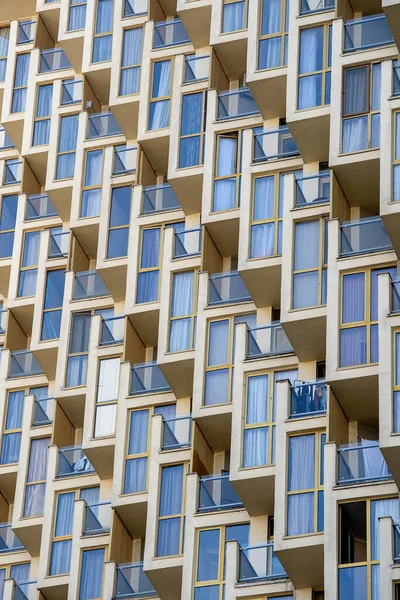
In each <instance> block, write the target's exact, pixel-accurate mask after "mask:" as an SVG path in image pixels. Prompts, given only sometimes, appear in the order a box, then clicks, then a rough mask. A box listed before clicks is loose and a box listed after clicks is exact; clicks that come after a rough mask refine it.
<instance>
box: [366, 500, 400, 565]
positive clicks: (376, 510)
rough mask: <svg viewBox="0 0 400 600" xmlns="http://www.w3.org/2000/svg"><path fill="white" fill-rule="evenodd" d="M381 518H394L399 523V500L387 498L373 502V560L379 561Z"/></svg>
mask: <svg viewBox="0 0 400 600" xmlns="http://www.w3.org/2000/svg"><path fill="white" fill-rule="evenodd" d="M379 517H392V519H393V521H394V522H395V523H397V522H398V521H399V518H400V512H399V499H398V498H385V499H384V500H372V502H371V560H379Z"/></svg>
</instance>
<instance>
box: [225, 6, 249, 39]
mask: <svg viewBox="0 0 400 600" xmlns="http://www.w3.org/2000/svg"><path fill="white" fill-rule="evenodd" d="M244 6H245V3H244V1H241V2H233V3H231V4H225V5H224V14H223V20H222V31H223V33H229V32H230V31H239V30H240V29H243V28H244V26H245V23H244Z"/></svg>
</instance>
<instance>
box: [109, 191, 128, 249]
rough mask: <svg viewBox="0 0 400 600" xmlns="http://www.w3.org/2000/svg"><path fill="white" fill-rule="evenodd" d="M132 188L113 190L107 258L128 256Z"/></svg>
mask: <svg viewBox="0 0 400 600" xmlns="http://www.w3.org/2000/svg"><path fill="white" fill-rule="evenodd" d="M131 195H132V186H130V185H127V186H125V187H116V188H113V190H112V194H111V210H110V220H109V223H108V227H109V229H108V247H107V258H119V257H121V256H128V238H129V221H130V213H131Z"/></svg>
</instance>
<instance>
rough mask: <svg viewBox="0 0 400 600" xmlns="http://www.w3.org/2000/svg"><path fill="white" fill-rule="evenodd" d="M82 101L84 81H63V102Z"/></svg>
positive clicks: (73, 102)
mask: <svg viewBox="0 0 400 600" xmlns="http://www.w3.org/2000/svg"><path fill="white" fill-rule="evenodd" d="M81 101H82V81H81V80H80V79H68V80H67V81H63V85H62V98H61V104H75V103H76V102H81Z"/></svg>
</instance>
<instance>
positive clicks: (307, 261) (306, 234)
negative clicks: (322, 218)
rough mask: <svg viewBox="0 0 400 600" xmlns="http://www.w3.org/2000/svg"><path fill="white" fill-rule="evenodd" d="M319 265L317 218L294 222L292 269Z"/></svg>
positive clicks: (311, 267)
mask: <svg viewBox="0 0 400 600" xmlns="http://www.w3.org/2000/svg"><path fill="white" fill-rule="evenodd" d="M318 265H319V220H316V221H304V222H301V223H296V226H295V241H294V270H295V271H299V270H305V269H313V268H316V267H318Z"/></svg>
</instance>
